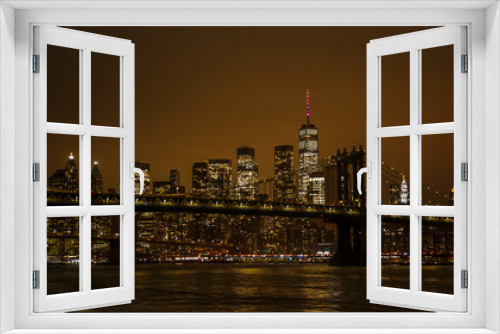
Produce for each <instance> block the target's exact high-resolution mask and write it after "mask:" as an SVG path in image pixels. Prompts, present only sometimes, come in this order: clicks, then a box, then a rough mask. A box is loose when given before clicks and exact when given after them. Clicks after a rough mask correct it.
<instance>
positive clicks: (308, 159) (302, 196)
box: [297, 90, 319, 202]
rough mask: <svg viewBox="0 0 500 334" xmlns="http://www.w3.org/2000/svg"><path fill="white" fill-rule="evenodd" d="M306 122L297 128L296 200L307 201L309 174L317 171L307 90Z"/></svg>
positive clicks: (316, 145) (316, 136) (316, 132)
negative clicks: (297, 165)
mask: <svg viewBox="0 0 500 334" xmlns="http://www.w3.org/2000/svg"><path fill="white" fill-rule="evenodd" d="M306 111H307V123H306V124H303V125H302V127H301V128H300V129H299V167H298V169H297V181H298V192H297V200H298V201H299V202H307V198H308V196H307V189H308V186H309V175H311V174H312V173H315V172H318V171H319V164H318V157H319V151H318V128H316V126H314V124H310V123H309V90H308V91H307V100H306Z"/></svg>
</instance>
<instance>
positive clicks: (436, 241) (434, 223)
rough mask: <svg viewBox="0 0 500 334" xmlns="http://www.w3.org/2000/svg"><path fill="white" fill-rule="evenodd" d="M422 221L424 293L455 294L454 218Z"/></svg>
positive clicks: (424, 218)
mask: <svg viewBox="0 0 500 334" xmlns="http://www.w3.org/2000/svg"><path fill="white" fill-rule="evenodd" d="M421 220H422V291H428V292H438V293H447V294H453V257H454V255H453V227H454V224H453V218H452V217H422V218H421Z"/></svg>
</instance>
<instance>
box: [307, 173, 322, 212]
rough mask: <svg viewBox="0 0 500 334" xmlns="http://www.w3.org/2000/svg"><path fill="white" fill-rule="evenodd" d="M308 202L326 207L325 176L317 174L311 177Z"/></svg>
mask: <svg viewBox="0 0 500 334" xmlns="http://www.w3.org/2000/svg"><path fill="white" fill-rule="evenodd" d="M307 197H308V198H307V202H308V203H311V204H317V205H325V175H324V174H323V173H321V172H315V173H312V174H310V175H309V183H308V187H307Z"/></svg>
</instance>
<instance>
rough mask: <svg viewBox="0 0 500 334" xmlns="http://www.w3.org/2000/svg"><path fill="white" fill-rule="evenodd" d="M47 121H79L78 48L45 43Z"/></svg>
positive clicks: (73, 122) (76, 122)
mask: <svg viewBox="0 0 500 334" xmlns="http://www.w3.org/2000/svg"><path fill="white" fill-rule="evenodd" d="M47 122H58V123H71V124H79V123H80V50H78V49H69V48H63V47H60V46H54V45H47Z"/></svg>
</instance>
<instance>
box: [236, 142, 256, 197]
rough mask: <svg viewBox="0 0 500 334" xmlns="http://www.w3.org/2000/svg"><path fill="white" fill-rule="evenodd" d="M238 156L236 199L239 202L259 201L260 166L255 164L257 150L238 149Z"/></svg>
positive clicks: (250, 148) (244, 147)
mask: <svg viewBox="0 0 500 334" xmlns="http://www.w3.org/2000/svg"><path fill="white" fill-rule="evenodd" d="M236 155H237V159H238V166H237V169H236V189H235V197H236V199H238V200H249V201H254V200H257V199H258V197H259V185H258V182H259V164H258V163H257V162H255V150H254V149H253V148H252V147H248V146H242V147H238V148H237V149H236Z"/></svg>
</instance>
